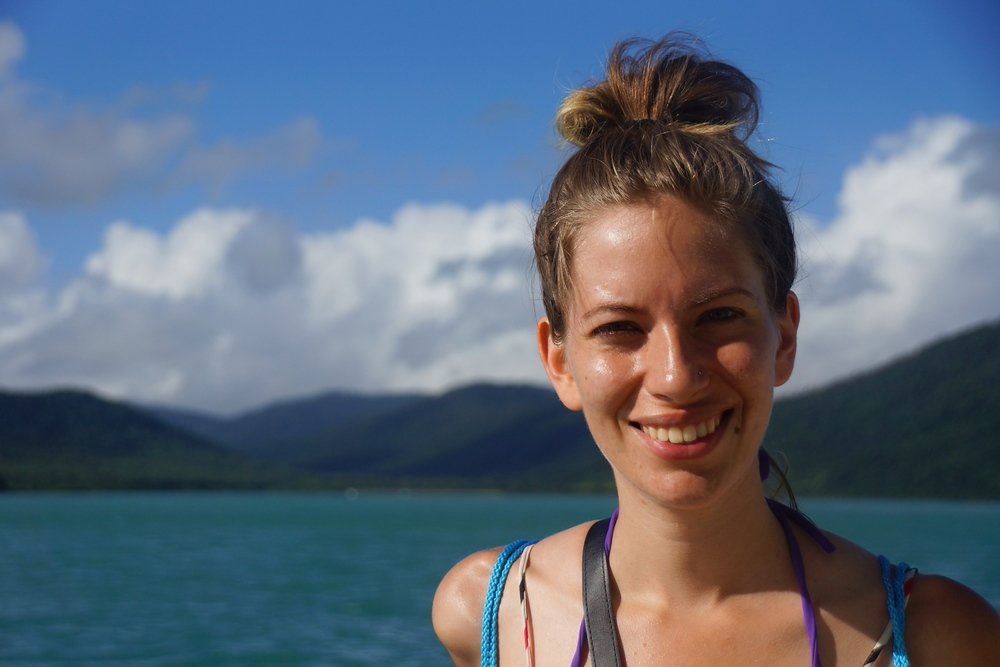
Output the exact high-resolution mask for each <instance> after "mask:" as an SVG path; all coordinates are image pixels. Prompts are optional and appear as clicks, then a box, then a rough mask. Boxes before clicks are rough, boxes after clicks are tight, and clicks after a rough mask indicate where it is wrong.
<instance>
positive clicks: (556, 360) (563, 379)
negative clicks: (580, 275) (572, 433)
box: [538, 317, 583, 412]
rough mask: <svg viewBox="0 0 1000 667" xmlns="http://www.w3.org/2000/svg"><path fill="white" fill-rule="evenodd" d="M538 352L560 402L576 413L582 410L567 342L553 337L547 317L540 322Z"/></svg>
mask: <svg viewBox="0 0 1000 667" xmlns="http://www.w3.org/2000/svg"><path fill="white" fill-rule="evenodd" d="M538 352H539V354H540V355H541V357H542V366H544V367H545V373H546V375H548V376H549V382H551V383H552V386H553V388H555V390H556V394H558V396H559V400H560V401H562V403H563V405H565V406H566V407H567V408H569V409H570V410H572V411H574V412H579V411H580V410H582V409H583V404H582V402H581V401H580V391H579V390H578V389H577V386H576V380H575V379H574V377H573V373H572V371H571V370H570V368H569V364H568V363H567V360H566V345H565V342H559V341H556V340H555V338H554V337H553V336H552V326H551V325H550V324H549V320H548V318H547V317H543V318H542V319H540V320H539V321H538Z"/></svg>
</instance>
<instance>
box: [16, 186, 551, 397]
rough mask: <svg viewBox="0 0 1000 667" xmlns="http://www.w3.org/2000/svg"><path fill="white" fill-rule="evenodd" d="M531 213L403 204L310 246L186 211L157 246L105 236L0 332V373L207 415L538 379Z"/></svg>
mask: <svg viewBox="0 0 1000 667" xmlns="http://www.w3.org/2000/svg"><path fill="white" fill-rule="evenodd" d="M529 215H530V214H529V212H528V210H527V209H526V208H525V207H524V206H523V205H522V204H518V203H510V204H504V205H489V206H485V207H483V208H481V209H479V210H477V211H467V210H465V209H463V208H460V207H457V206H444V205H442V206H426V207H425V206H408V207H405V208H404V209H402V210H401V211H400V212H399V213H398V214H397V215H396V216H395V217H394V219H393V220H392V221H391V222H390V223H389V224H380V223H376V222H372V221H367V222H361V223H359V224H357V225H356V226H355V227H353V228H351V229H346V230H341V231H337V232H330V233H325V234H316V235H299V234H297V233H296V232H295V230H294V229H292V228H291V227H290V226H289V225H287V224H283V223H281V222H279V221H275V220H273V219H270V218H267V217H265V216H262V215H260V214H258V213H256V212H254V211H250V210H213V209H202V210H199V211H197V212H195V213H192V214H191V215H189V216H186V217H185V218H183V219H181V220H179V221H178V222H177V224H176V225H175V226H174V227H173V229H172V230H170V231H169V232H168V233H167V234H164V235H160V234H157V233H154V232H152V231H149V230H148V229H144V228H142V227H139V226H136V225H134V224H131V223H127V222H116V223H113V224H112V225H110V226H109V228H108V231H107V234H106V235H105V240H104V247H103V248H102V249H101V250H100V251H99V252H97V253H95V254H94V255H93V256H92V257H91V258H90V259H89V260H88V261H87V265H86V271H85V273H84V274H83V275H82V276H80V278H78V279H77V280H76V281H74V282H73V283H72V284H71V285H69V286H68V287H67V288H66V289H64V290H63V291H62V292H61V293H60V294H59V295H58V296H57V297H56V298H55V299H54V300H53V301H52V302H51V303H48V304H47V305H46V307H45V308H44V312H33V313H31V316H32V317H33V318H34V325H33V326H22V327H20V328H19V329H17V330H15V329H13V328H11V329H9V330H8V331H7V335H6V337H3V336H2V335H0V376H2V377H3V378H4V381H5V384H7V385H8V386H51V385H53V384H67V383H68V384H79V385H85V386H89V387H93V388H96V389H98V390H100V391H102V392H104V393H106V394H110V395H119V396H126V397H129V398H131V399H135V400H143V401H156V402H170V403H180V404H186V405H196V406H201V407H205V408H211V409H220V410H228V409H235V408H241V407H247V406H249V405H252V404H256V403H260V402H263V401H266V400H270V399H273V398H276V397H280V396H288V395H296V394H302V393H306V392H312V391H320V390H323V389H327V388H329V387H342V388H345V389H353V390H386V389H400V390H403V389H424V390H429V389H430V390H433V389H442V388H445V387H448V386H453V385H456V384H461V383H464V382H469V381H472V380H477V379H487V378H490V379H525V378H531V379H534V380H540V379H541V371H540V369H539V368H538V367H537V366H538V364H537V362H536V359H535V353H534V342H533V329H534V314H533V312H532V309H531V304H530V298H529V291H528V288H527V287H526V285H525V276H526V275H527V273H528V266H529V261H530V259H529V248H528V244H529V236H530V234H529V222H528V218H529ZM2 333H3V332H2V331H0V334H2Z"/></svg>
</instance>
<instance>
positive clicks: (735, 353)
mask: <svg viewBox="0 0 1000 667" xmlns="http://www.w3.org/2000/svg"><path fill="white" fill-rule="evenodd" d="M716 358H717V359H718V361H719V364H720V365H721V366H722V367H723V368H724V369H725V371H726V372H727V373H728V374H729V376H730V377H732V378H733V379H734V380H735V381H738V382H739V383H740V384H741V385H745V386H750V385H756V384H760V385H761V386H762V387H765V388H766V389H768V391H770V389H772V388H773V387H774V350H773V349H771V346H770V345H767V344H766V343H764V341H761V342H760V343H753V342H746V341H741V342H734V343H731V344H729V345H726V346H724V347H721V348H719V350H718V354H717V355H716Z"/></svg>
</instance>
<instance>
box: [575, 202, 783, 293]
mask: <svg viewBox="0 0 1000 667" xmlns="http://www.w3.org/2000/svg"><path fill="white" fill-rule="evenodd" d="M575 241H576V242H575V244H574V253H573V262H572V267H571V271H572V284H573V289H572V291H573V297H574V298H573V299H572V300H573V301H574V302H577V303H578V305H585V304H591V303H592V302H593V301H595V300H608V299H614V300H619V301H620V300H637V299H640V300H642V299H652V298H664V299H667V298H685V299H687V298H693V297H697V296H699V295H700V294H702V293H710V292H713V291H718V290H722V289H729V288H733V287H741V288H743V289H747V290H750V291H751V292H753V293H754V294H755V295H760V296H761V297H762V298H763V288H762V278H761V273H760V271H759V269H758V268H757V266H756V263H755V262H754V261H753V256H752V254H751V252H750V249H749V247H748V246H747V243H746V242H745V241H744V240H743V238H742V235H741V234H739V233H738V232H737V231H736V230H734V229H733V228H732V227H731V226H730V225H726V224H724V223H721V222H719V221H718V220H717V219H715V218H714V217H713V216H712V215H711V214H709V213H707V212H705V211H703V210H702V209H700V208H698V207H696V206H693V205H691V204H689V203H687V202H685V201H684V200H681V199H678V198H674V197H664V198H661V199H660V200H658V201H656V202H655V203H651V204H645V203H642V204H632V205H628V206H616V207H612V208H608V209H605V210H604V211H602V212H600V213H598V214H597V215H595V216H594V217H593V219H591V220H590V221H588V223H587V224H586V225H584V226H583V227H582V228H581V229H580V230H579V232H578V236H577V238H576V240H575ZM581 301H582V302H583V303H579V302H581Z"/></svg>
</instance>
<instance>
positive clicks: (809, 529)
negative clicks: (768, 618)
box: [570, 498, 836, 667]
mask: <svg viewBox="0 0 1000 667" xmlns="http://www.w3.org/2000/svg"><path fill="white" fill-rule="evenodd" d="M767 506H768V507H769V508H771V512H772V513H773V514H774V516H775V517H777V519H778V523H779V524H781V529H782V531H783V532H784V533H785V541H786V542H787V543H788V553H789V555H790V556H791V559H792V569H793V570H795V579H796V580H797V581H798V583H799V597H801V598H802V617H803V619H804V620H805V624H806V633H807V634H808V635H809V646H810V648H811V649H812V667H821V665H820V660H819V641H818V639H817V636H816V611H815V610H814V609H813V605H812V600H811V599H810V597H809V588H808V586H807V585H806V568H805V563H804V562H803V560H802V551H801V549H799V541H798V540H797V539H796V538H795V532H794V531H793V530H792V525H791V524H792V522H793V521H794V522H795V524H796V525H797V526H799V527H800V528H801V529H802V530H804V531H805V533H806V534H807V535H809V537H811V538H812V539H813V540H814V541H815V542H816V543H817V544H818V545H819V546H820V548H821V549H823V551H825V552H826V553H832V552H833V551H834V550H835V549H836V547H835V546H834V545H833V543H832V542H830V540H829V539H827V537H826V535H824V534H823V531H821V530H820V529H819V528H817V527H816V524H814V523H813V522H812V521H810V520H809V519H808V518H807V517H806V516H805V515H804V514H802V513H801V512H798V511H797V510H794V509H792V508H791V507H789V506H788V505H784V504H782V503H779V502H778V501H776V500H771V499H770V498H768V500H767ZM617 522H618V510H617V509H615V511H614V512H613V513H612V514H611V523H610V524H609V525H608V534H607V536H606V537H605V538H604V553H605V554H610V553H611V538H612V537H613V536H614V533H615V524H616V523H617ZM586 645H587V624H586V622H585V621H581V622H580V636H579V638H578V639H577V641H576V653H575V654H573V662H571V663H570V667H580V666H581V665H582V661H581V656H582V655H583V647H584V646H586Z"/></svg>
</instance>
